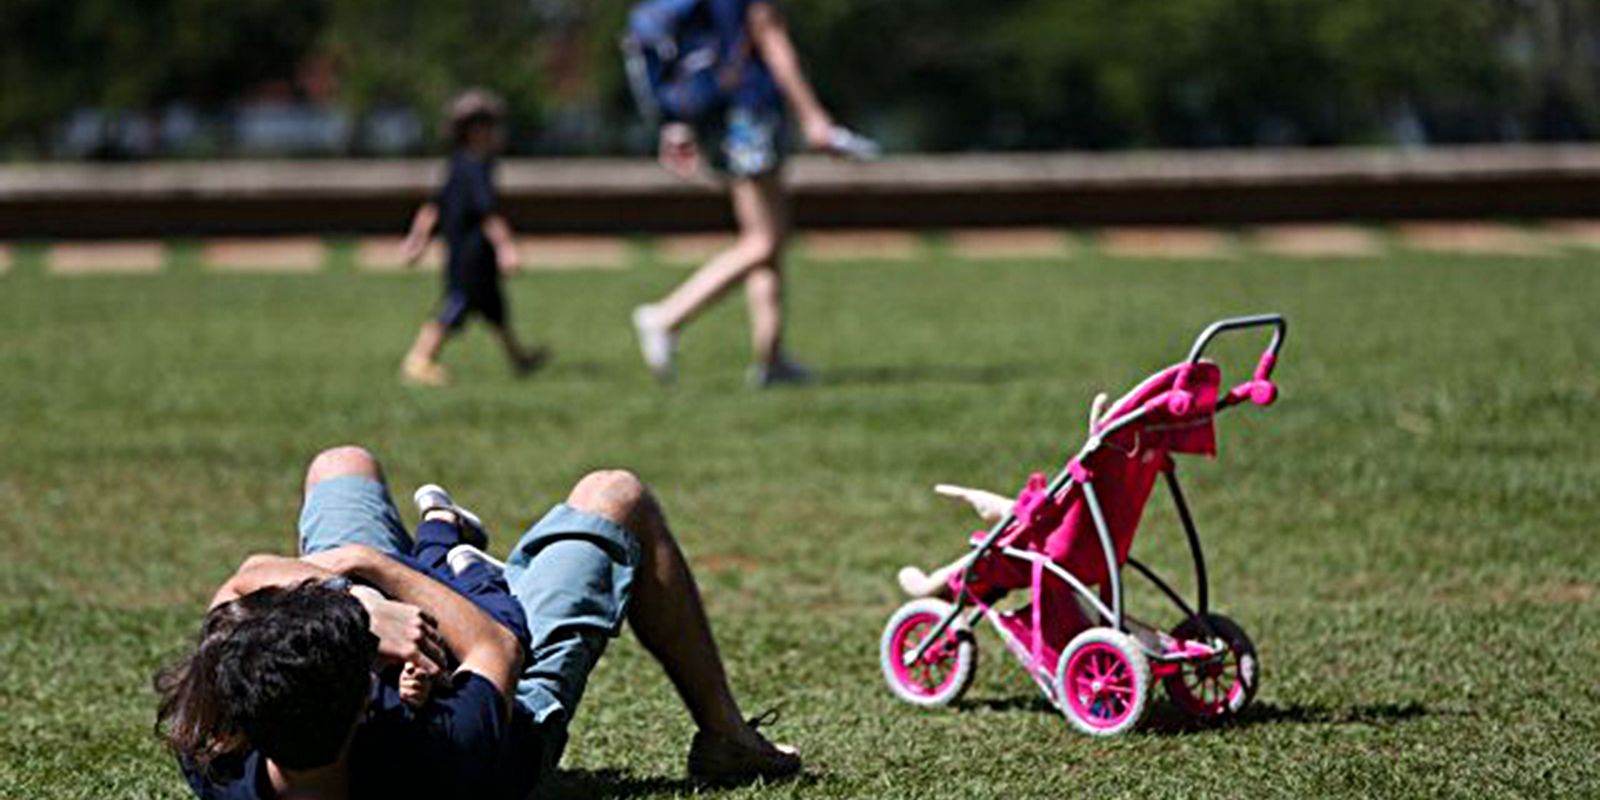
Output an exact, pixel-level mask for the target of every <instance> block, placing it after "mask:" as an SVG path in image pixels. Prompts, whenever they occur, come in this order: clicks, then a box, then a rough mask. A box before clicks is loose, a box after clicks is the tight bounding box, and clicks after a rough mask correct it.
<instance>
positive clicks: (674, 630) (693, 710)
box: [567, 470, 799, 771]
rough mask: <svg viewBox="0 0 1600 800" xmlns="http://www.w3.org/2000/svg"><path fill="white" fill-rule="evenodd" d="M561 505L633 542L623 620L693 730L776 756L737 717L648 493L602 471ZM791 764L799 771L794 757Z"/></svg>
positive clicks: (684, 568) (693, 593)
mask: <svg viewBox="0 0 1600 800" xmlns="http://www.w3.org/2000/svg"><path fill="white" fill-rule="evenodd" d="M567 504H568V505H570V506H572V507H574V508H577V509H579V510H581V511H587V512H589V513H591V514H596V515H598V516H601V517H604V518H606V519H609V520H611V521H613V522H615V523H617V524H619V525H621V526H623V527H624V528H627V529H628V530H629V531H631V532H632V533H633V534H634V536H635V537H637V539H638V541H639V545H640V549H641V551H642V553H641V555H642V558H641V562H640V565H639V569H638V571H637V572H636V574H635V576H634V583H633V599H632V601H631V602H630V603H629V607H628V622H629V624H630V626H631V627H632V628H633V632H634V634H635V635H636V636H638V637H639V642H640V644H643V645H644V647H645V649H646V650H648V651H649V652H650V654H651V655H652V656H654V657H655V658H656V660H657V661H659V662H660V663H661V666H662V668H663V669H665V670H666V673H667V677H668V678H670V679H671V680H672V685H673V686H674V687H675V688H676V689H677V691H678V696H679V697H680V698H682V699H683V704H684V705H685V706H686V707H688V709H689V714H690V715H691V716H692V717H693V718H694V721H695V725H696V726H698V727H699V728H700V730H701V731H704V732H707V733H710V734H714V735H716V736H718V737H721V738H723V739H726V740H729V741H732V742H735V743H737V744H739V745H742V746H744V747H746V748H749V749H750V750H753V751H756V752H762V753H766V752H772V751H774V746H773V745H772V744H770V743H768V742H767V741H766V739H765V738H763V737H762V736H761V735H760V734H759V733H757V732H756V731H755V729H754V728H753V727H751V726H750V724H749V723H748V722H746V721H745V719H744V716H743V715H742V714H741V713H740V711H739V704H738V702H737V701H736V700H735V699H734V696H733V690H732V689H730V688H729V686H728V675H727V671H726V669H725V668H724V667H723V663H722V656H721V654H720V653H719V652H718V650H717V643H716V640H715V639H714V638H713V636H712V633H711V623H710V621H709V620H708V619H707V618H706V613H705V607H704V605H703V604H702V603H701V600H700V590H699V589H698V588H697V587H696V585H695V581H694V576H693V575H692V574H691V573H690V572H689V564H688V562H687V561H685V560H684V557H683V552H682V551H681V550H680V549H679V548H678V543H677V541H676V540H675V539H673V537H672V532H671V531H670V530H669V529H668V527H667V521H666V516H665V514H663V513H662V510H661V506H660V504H659V503H657V502H656V499H655V497H654V495H652V494H651V493H650V491H649V489H648V488H647V487H646V486H645V485H644V484H643V483H642V482H641V481H640V480H639V479H638V478H637V477H636V476H634V475H633V474H632V473H629V472H625V471H622V470H604V471H600V472H594V473H590V474H589V475H586V476H585V477H584V478H583V480H580V481H579V482H578V484H577V486H575V487H573V489H572V494H571V495H570V496H569V497H568V498H567ZM793 760H794V766H795V768H798V766H799V760H798V757H795V758H794V759H793ZM791 771H792V770H791Z"/></svg>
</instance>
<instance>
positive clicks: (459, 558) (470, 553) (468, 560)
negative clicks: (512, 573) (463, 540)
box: [444, 544, 506, 577]
mask: <svg viewBox="0 0 1600 800" xmlns="http://www.w3.org/2000/svg"><path fill="white" fill-rule="evenodd" d="M444 561H445V563H446V564H449V565H450V572H451V573H452V574H454V575H455V576H456V577H460V576H461V574H462V573H464V572H466V571H467V570H469V569H472V568H473V567H474V566H476V565H479V564H482V565H483V566H485V567H489V568H490V569H494V570H499V571H500V572H505V570H506V562H504V561H501V560H500V559H498V558H495V557H494V556H491V555H489V554H488V553H485V552H483V550H481V549H479V548H477V547H473V546H472V545H470V544H458V545H456V546H455V547H452V548H450V552H449V554H448V555H446V556H445V557H444Z"/></svg>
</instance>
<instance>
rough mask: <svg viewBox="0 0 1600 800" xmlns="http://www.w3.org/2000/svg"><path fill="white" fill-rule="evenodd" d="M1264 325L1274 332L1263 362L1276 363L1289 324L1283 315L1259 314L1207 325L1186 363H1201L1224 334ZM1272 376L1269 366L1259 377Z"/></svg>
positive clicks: (1221, 320)
mask: <svg viewBox="0 0 1600 800" xmlns="http://www.w3.org/2000/svg"><path fill="white" fill-rule="evenodd" d="M1264 325H1271V326H1272V327H1273V331H1272V344H1270V345H1267V352H1266V353H1264V354H1263V360H1265V359H1266V356H1271V357H1272V360H1273V361H1276V360H1277V358H1278V351H1279V350H1282V349H1283V338H1284V337H1285V336H1287V335H1288V333H1289V323H1288V321H1287V320H1285V319H1284V318H1283V315H1282V314H1257V315H1255V316H1252V317H1233V318H1232V319H1219V320H1217V321H1216V322H1213V323H1211V324H1210V325H1207V326H1206V329H1205V330H1203V331H1201V332H1200V336H1199V338H1197V339H1195V340H1194V347H1192V348H1190V350H1189V357H1188V358H1187V359H1186V361H1187V362H1188V363H1190V364H1195V363H1198V362H1199V361H1200V356H1202V355H1205V352H1206V346H1207V345H1209V344H1211V340H1212V339H1215V338H1217V336H1219V335H1221V334H1223V333H1227V332H1228V331H1237V330H1242V329H1244V328H1259V327H1262V326H1264ZM1271 374H1272V369H1271V367H1270V366H1269V367H1268V369H1267V374H1266V375H1261V376H1258V377H1260V378H1261V379H1263V380H1265V379H1266V378H1268V377H1270V376H1271Z"/></svg>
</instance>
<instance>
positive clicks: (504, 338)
mask: <svg viewBox="0 0 1600 800" xmlns="http://www.w3.org/2000/svg"><path fill="white" fill-rule="evenodd" d="M494 330H495V334H496V335H497V336H498V337H499V338H500V346H501V347H502V348H504V349H505V351H506V359H507V360H509V361H510V362H511V368H512V369H513V370H515V371H516V372H517V374H519V375H521V374H523V373H527V372H531V371H533V370H535V369H538V368H539V367H540V366H541V365H542V364H544V360H545V356H546V351H545V349H544V348H543V347H534V348H533V349H531V350H530V349H527V348H524V347H523V346H522V343H521V342H520V341H518V340H517V332H516V331H514V330H512V329H511V325H510V323H503V324H500V325H496V326H495V329H494Z"/></svg>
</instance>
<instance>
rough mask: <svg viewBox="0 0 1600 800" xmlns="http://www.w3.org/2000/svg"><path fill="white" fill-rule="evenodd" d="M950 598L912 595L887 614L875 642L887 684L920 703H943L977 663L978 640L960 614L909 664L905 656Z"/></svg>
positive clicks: (939, 617)
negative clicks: (881, 636)
mask: <svg viewBox="0 0 1600 800" xmlns="http://www.w3.org/2000/svg"><path fill="white" fill-rule="evenodd" d="M950 607H951V606H950V604H949V603H947V602H945V601H943V600H938V599H934V598H923V599H920V600H912V601H911V602H909V603H906V604H905V605H903V606H901V607H900V609H899V610H897V611H895V612H894V614H893V615H892V616H890V617H889V622H888V624H887V625H885V626H884V628H883V640H882V642H881V643H880V645H879V647H878V661H879V663H880V664H881V666H882V667H883V678H884V680H885V681H887V682H888V684H889V690H890V691H892V692H894V694H895V696H896V697H899V698H900V699H901V700H904V701H906V702H907V703H911V704H912V705H918V706H942V705H945V704H947V703H950V702H951V701H953V700H955V699H956V698H958V697H960V696H961V695H962V694H963V693H964V692H966V691H967V687H968V686H971V685H972V678H973V675H974V674H975V673H976V671H977V670H976V668H977V663H978V646H977V642H976V641H974V640H973V638H972V632H971V631H969V630H967V629H966V628H965V626H964V625H963V624H962V623H961V621H960V620H956V621H955V622H953V623H951V624H950V626H949V627H948V628H946V629H945V631H944V633H942V634H940V635H939V641H937V642H934V643H933V644H932V645H931V646H929V647H928V649H927V650H926V651H924V652H923V654H922V657H921V658H919V659H917V660H916V661H914V662H912V663H910V664H907V663H906V656H907V655H908V654H910V653H913V652H915V651H916V649H917V647H918V646H919V645H921V644H922V641H923V640H924V639H926V638H927V636H928V634H930V633H932V632H933V630H934V628H936V627H938V625H939V621H940V620H942V619H944V617H945V615H946V614H948V613H949V612H950Z"/></svg>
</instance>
